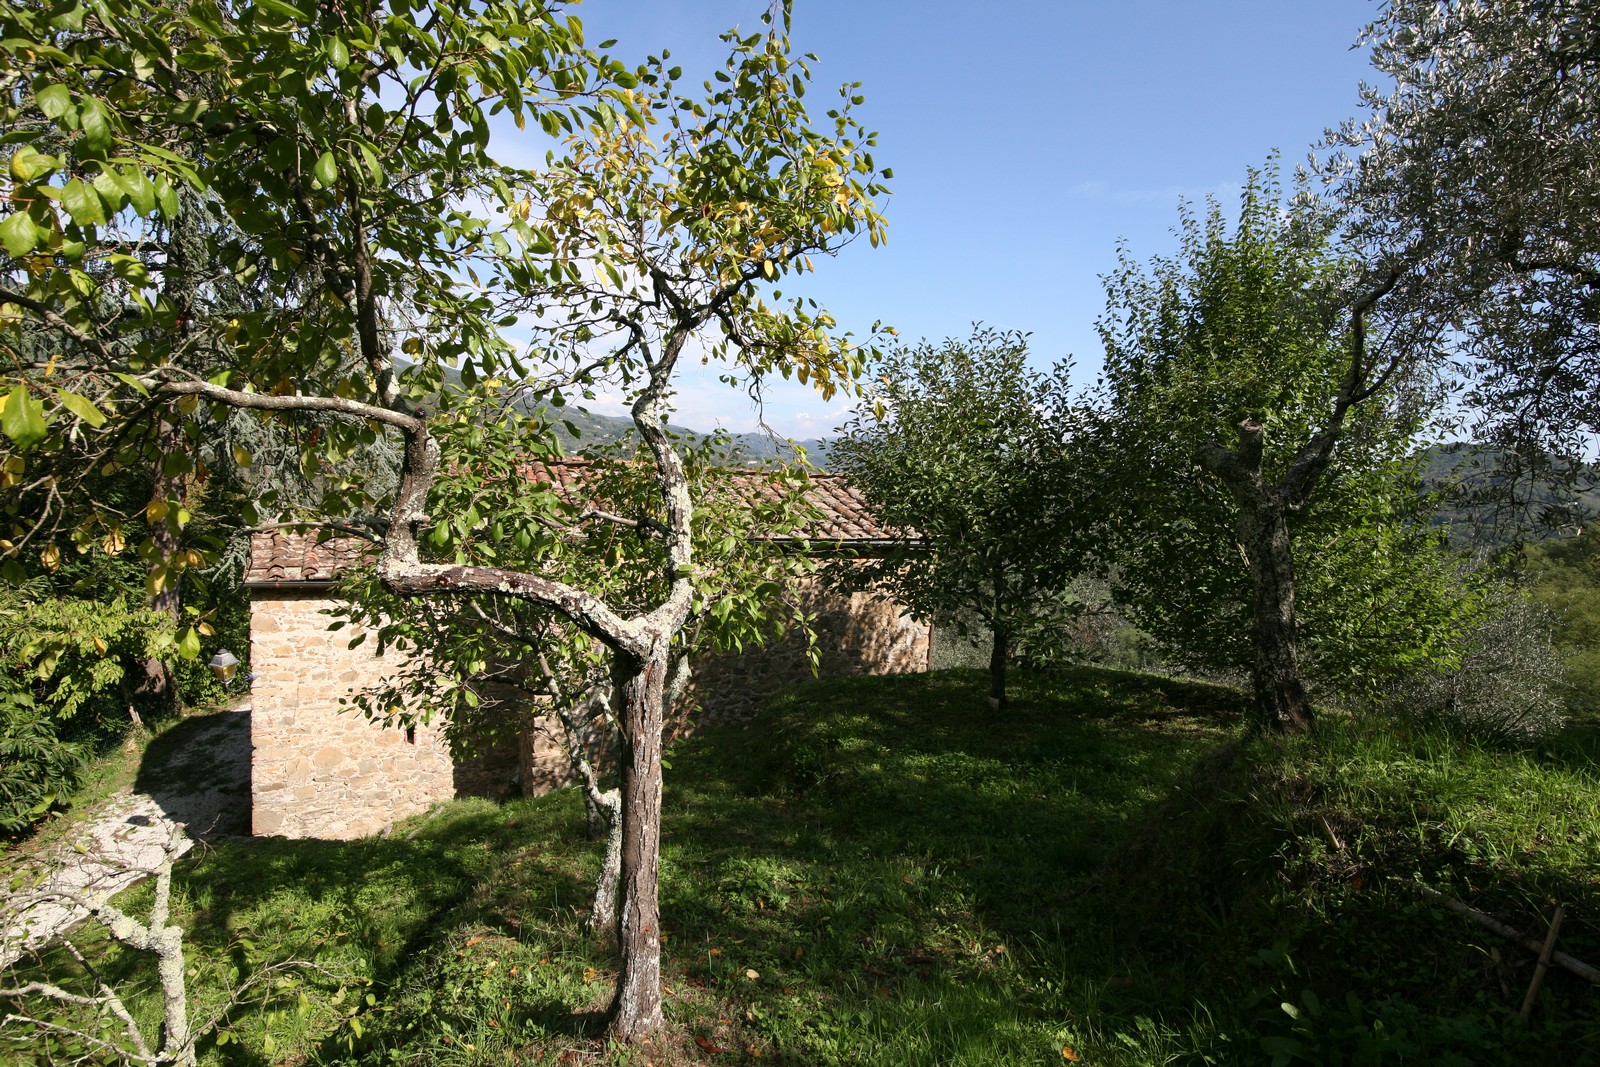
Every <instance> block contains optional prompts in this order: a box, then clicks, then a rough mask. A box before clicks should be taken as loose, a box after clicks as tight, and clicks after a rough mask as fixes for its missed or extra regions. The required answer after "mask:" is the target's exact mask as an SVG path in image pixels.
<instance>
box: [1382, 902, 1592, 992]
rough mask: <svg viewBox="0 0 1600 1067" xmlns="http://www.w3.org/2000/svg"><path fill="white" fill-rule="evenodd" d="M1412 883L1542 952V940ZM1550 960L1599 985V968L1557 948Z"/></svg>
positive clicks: (1492, 927) (1481, 924) (1460, 911)
mask: <svg viewBox="0 0 1600 1067" xmlns="http://www.w3.org/2000/svg"><path fill="white" fill-rule="evenodd" d="M1412 884H1413V885H1415V886H1416V888H1417V892H1419V893H1421V894H1422V895H1423V896H1425V897H1427V898H1429V899H1430V900H1437V901H1438V902H1439V903H1441V904H1443V905H1444V906H1445V907H1447V908H1449V909H1450V910H1451V911H1453V912H1455V913H1456V914H1457V915H1464V916H1466V917H1467V918H1469V919H1471V920H1472V921H1473V922H1475V923H1477V924H1478V925H1479V926H1482V927H1484V928H1485V929H1488V930H1493V931H1494V932H1495V933H1497V934H1499V935H1500V936H1501V937H1503V938H1505V939H1506V940H1508V941H1515V942H1516V943H1517V944H1519V945H1521V946H1523V947H1524V948H1526V949H1527V950H1528V951H1529V952H1537V953H1540V954H1541V955H1542V954H1543V953H1544V942H1542V941H1539V940H1536V939H1535V938H1531V937H1523V936H1522V935H1521V934H1520V933H1518V932H1517V931H1516V930H1514V929H1512V928H1511V927H1509V926H1507V925H1506V924H1505V923H1503V922H1501V921H1500V920H1499V919H1496V918H1495V917H1494V916H1493V915H1489V914H1487V913H1485V912H1481V911H1479V910H1478V909H1477V908H1474V907H1472V906H1471V905H1470V904H1464V903H1462V902H1461V901H1459V900H1457V899H1456V898H1455V897H1452V896H1447V895H1446V894H1444V893H1441V892H1439V891H1438V890H1437V889H1433V888H1431V887H1429V886H1425V885H1423V884H1422V883H1421V882H1413V883H1412ZM1550 962H1551V963H1555V964H1558V965H1559V966H1562V967H1565V968H1566V969H1567V970H1569V971H1571V972H1572V973H1573V974H1575V975H1577V976H1578V977H1580V978H1584V979H1587V980H1588V981H1590V982H1593V983H1594V984H1595V985H1600V968H1597V967H1591V966H1590V965H1589V964H1587V963H1584V962H1583V961H1582V960H1580V959H1574V958H1573V957H1571V956H1569V955H1567V954H1566V953H1565V952H1561V951H1559V950H1557V951H1552V952H1551V953H1550Z"/></svg>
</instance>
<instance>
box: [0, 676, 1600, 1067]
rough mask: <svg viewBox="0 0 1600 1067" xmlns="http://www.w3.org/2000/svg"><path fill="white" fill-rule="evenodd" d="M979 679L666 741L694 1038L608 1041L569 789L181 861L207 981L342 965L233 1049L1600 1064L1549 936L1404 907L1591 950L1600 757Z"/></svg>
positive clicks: (1206, 699)
mask: <svg viewBox="0 0 1600 1067" xmlns="http://www.w3.org/2000/svg"><path fill="white" fill-rule="evenodd" d="M985 692H986V679H985V678H984V676H983V675H982V674H981V673H980V672H954V671H952V672H940V673H935V674H931V675H927V676H911V677H906V676H902V677H894V678H873V679H858V680H853V681H848V682H837V683H828V684H816V685H811V686H806V687H803V688H802V689H800V690H797V691H795V692H794V693H792V694H790V695H789V696H787V697H786V698H784V699H782V700H780V701H778V702H777V703H776V704H775V705H774V706H773V707H771V708H769V709H768V712H767V713H766V715H765V716H764V717H763V719H762V720H761V721H760V722H759V723H758V724H757V726H756V727H755V728H753V729H751V730H747V731H735V732H710V733H707V734H705V735H702V736H700V737H697V738H694V739H692V740H691V741H689V742H686V743H684V744H683V745H681V746H680V748H679V750H678V751H675V752H674V753H673V754H672V767H671V770H670V771H669V773H668V791H667V796H666V818H665V831H664V844H663V849H664V861H663V871H662V904H663V925H664V931H665V934H666V942H665V946H664V948H665V955H666V960H667V965H666V984H667V986H668V990H669V992H668V995H667V1013H668V1017H669V1020H670V1021H671V1023H672V1028H673V1031H672V1032H673V1036H672V1038H671V1039H670V1040H669V1041H668V1042H667V1043H666V1044H665V1045H658V1046H656V1047H654V1048H650V1049H644V1050H622V1049H610V1048H608V1047H607V1046H606V1045H605V1043H604V1039H603V1020H602V1018H601V1016H600V1011H601V1010H602V1009H603V1007H604V1005H605V1003H606V1000H607V996H608V993H609V988H610V987H609V983H610V981H611V979H612V978H613V976H614V975H613V972H612V971H611V970H610V968H611V967H612V966H613V963H614V961H613V959H612V957H611V956H610V955H609V954H608V953H607V952H606V951H605V949H604V948H603V946H600V945H597V944H595V943H594V942H593V941H591V940H590V939H588V938H586V937H585V936H584V935H583V934H582V932H581V923H582V919H583V917H584V908H585V905H586V904H587V898H588V884H587V882H588V879H589V877H590V876H591V875H592V873H593V870H594V866H595V862H596V859H597V853H598V846H597V845H596V844H595V843H593V842H590V841H588V840H587V839H586V838H585V837H584V836H583V835H582V833H581V826H582V822H583V819H582V812H581V807H580V805H579V804H578V800H577V797H576V796H575V795H574V794H572V793H570V792H569V793H565V794H560V795H556V796H552V797H547V798H543V799H540V800H532V801H522V802H518V803H514V804H510V805H507V806H505V807H503V808H496V807H493V806H491V805H489V804H487V803H484V802H458V803H455V804H451V805H448V806H446V807H445V808H444V809H442V810H441V811H440V812H438V813H437V814H436V815H435V816H434V817H432V818H431V819H428V820H426V821H422V822H413V823H410V824H407V825H406V826H403V827H401V828H400V830H399V832H397V833H396V834H394V835H392V836H390V837H387V838H374V839H368V840H365V841H361V842H355V843H349V844H332V843H317V842H285V841H273V840H262V841H254V842H247V843H237V844H233V843H230V844H226V845H223V846H221V847H218V848H216V849H214V850H213V851H211V852H210V853H209V854H208V855H206V856H204V857H202V858H201V859H200V860H199V861H198V862H196V863H194V864H192V865H190V866H188V867H187V868H186V869H185V871H184V874H183V878H182V887H181V888H182V896H183V901H182V904H183V906H184V907H185V908H186V909H187V911H188V914H189V916H190V918H189V926H190V936H191V942H192V944H193V945H194V946H195V958H196V960H197V961H198V962H197V969H198V974H197V977H196V979H195V983H196V988H197V989H198V990H199V992H198V994H197V997H198V998H199V999H200V1000H202V1001H205V1000H207V999H210V1000H212V1001H214V1000H215V999H216V998H217V997H218V996H219V995H220V989H221V987H222V985H223V984H224V982H225V981H226V980H228V979H229V978H233V977H236V976H237V975H239V974H243V973H247V972H248V971H249V970H251V969H252V968H254V967H257V966H259V965H260V964H261V962H263V961H267V960H271V959H278V958H284V957H286V956H295V957H298V958H306V959H315V960H317V961H319V962H320V963H321V964H323V965H324V966H325V967H326V968H327V969H328V971H329V973H330V974H334V975H337V976H338V977H329V976H327V975H323V974H311V973H307V974H303V975H299V976H296V977H293V978H290V979H286V980H285V982H284V984H283V985H282V987H281V988H279V989H277V990H276V991H275V992H274V994H273V996H272V997H271V998H270V999H269V1000H268V1001H267V1002H266V1003H264V1004H257V1005H255V1006H254V1007H252V1008H251V1009H250V1010H248V1011H239V1012H236V1013H235V1014H234V1016H233V1017H232V1021H231V1026H232V1034H231V1036H233V1037H234V1038H235V1039H236V1040H233V1041H230V1042H229V1043H228V1044H226V1045H223V1046H222V1047H220V1048H218V1047H214V1046H208V1047H207V1048H206V1049H205V1055H204V1057H203V1058H204V1059H205V1060H206V1061H207V1062H213V1063H230V1064H232V1063H237V1064H264V1063H273V1062H284V1063H371V1064H379V1063H395V1064H429V1065H431V1064H510V1063H561V1062H567V1063H606V1064H633V1065H642V1064H644V1063H647V1062H650V1063H691V1062H711V1063H728V1064H732V1063H747V1064H769V1063H779V1064H795V1065H800V1064H804V1065H812V1064H835V1063H838V1064H844V1063H849V1064H857V1063H860V1064H883V1065H889V1064H906V1065H912V1064H916V1065H923V1064H973V1065H977V1064H985V1065H987V1064H1005V1065H1009V1064H1060V1063H1063V1062H1064V1059H1063V1050H1064V1049H1070V1050H1071V1052H1072V1054H1073V1055H1075V1056H1078V1057H1080V1059H1081V1061H1082V1062H1087V1063H1094V1064H1099V1065H1119V1064H1167V1063H1203V1062H1214V1063H1229V1064H1231V1063H1269V1062H1273V1060H1274V1058H1275V1057H1276V1058H1278V1059H1279V1060H1280V1061H1281V1062H1285V1063H1289V1062H1302V1063H1329V1064H1333V1063H1352V1064H1354V1063H1359V1064H1391V1063H1419V1064H1435V1063H1438V1064H1449V1063H1505V1062H1528V1063H1535V1062H1562V1063H1564V1064H1571V1065H1581V1064H1585V1063H1593V1062H1596V1061H1595V1059H1594V1056H1593V1054H1592V1053H1590V1052H1589V1051H1588V1050H1589V1049H1591V1048H1600V1026H1597V1023H1596V1018H1597V1014H1600V1013H1597V1008H1600V1001H1597V999H1596V997H1595V994H1594V992H1593V991H1592V990H1589V989H1588V988H1587V987H1585V986H1584V985H1583V984H1582V983H1581V982H1580V981H1579V980H1577V979H1576V978H1574V977H1573V976H1572V975H1570V974H1567V973H1565V972H1561V971H1554V972H1552V974H1551V976H1550V978H1549V979H1548V983H1547V988H1546V991H1545V994H1544V997H1543V999H1542V1001H1541V1005H1540V1009H1539V1012H1538V1014H1537V1015H1536V1016H1535V1019H1534V1022H1533V1025H1532V1026H1530V1027H1528V1028H1526V1029H1522V1028H1520V1027H1518V1026H1516V1025H1515V1022H1514V1016H1515V1013H1516V1009H1517V1006H1518V1005H1519V1004H1520V1001H1521V997H1522V993H1523V990H1524V988H1525V987H1526V984H1527V980H1528V977H1529V974H1530V972H1531V960H1530V959H1529V954H1528V953H1526V952H1524V951H1523V950H1521V949H1518V948H1514V947H1512V946H1510V945H1507V944H1503V943H1501V942H1500V941H1499V940H1498V939H1497V938H1495V936H1494V935H1492V934H1489V933H1487V932H1486V931H1483V930H1481V929H1479V928H1477V927H1475V926H1472V925H1470V924H1468V923H1466V922H1465V921H1464V920H1462V919H1460V918H1459V917H1457V916H1455V915H1453V914H1451V913H1448V912H1446V911H1444V910H1443V909H1441V908H1439V907H1437V906H1436V905H1434V904H1433V903H1431V902H1430V901H1428V900H1426V899H1425V898H1423V897H1421V896H1420V895H1419V894H1417V892H1416V891H1415V890H1414V888H1412V883H1413V882H1414V881H1416V880H1420V881H1422V882H1424V883H1426V884H1428V885H1430V886H1433V887H1436V888H1438V889H1440V890H1442V891H1444V892H1447V893H1450V894H1452V895H1456V896H1459V897H1461V898H1463V899H1466V900H1468V901H1469V902H1470V903H1472V904H1473V905H1474V906H1477V907H1480V908H1483V909H1484V910H1487V911H1489V912H1491V913H1493V914H1495V915H1497V916H1499V917H1500V918H1502V919H1504V920H1505V921H1507V922H1509V923H1512V924H1513V925H1517V926H1521V927H1524V928H1526V929H1528V930H1530V931H1535V930H1536V928H1537V926H1538V922H1539V914H1540V911H1541V908H1544V909H1547V908H1548V905H1549V904H1550V903H1552V902H1555V901H1560V902H1561V903H1564V904H1565V905H1566V906H1567V909H1568V914H1569V918H1568V920H1567V926H1566V927H1564V931H1563V938H1562V941H1563V947H1564V948H1565V949H1566V951H1568V952H1570V953H1572V954H1573V955H1575V956H1578V957H1579V958H1581V959H1586V960H1588V961H1590V962H1600V936H1597V932H1596V929H1595V925H1594V924H1595V920H1596V906H1597V904H1600V839H1597V835H1600V772H1597V769H1596V762H1595V753H1596V751H1597V747H1596V745H1595V743H1594V742H1593V741H1592V740H1590V739H1587V738H1582V737H1580V738H1573V739H1567V740H1564V741H1562V742H1560V743H1552V744H1548V745H1544V746H1534V747H1524V748H1506V747H1496V746H1494V745H1490V744H1486V743H1482V742H1475V741H1472V740H1470V739H1467V738H1464V737H1459V736H1456V735H1453V734H1451V733H1450V732H1449V731H1447V730H1442V729H1438V728H1426V727H1422V726H1418V725H1415V724H1400V725H1397V724H1376V723H1370V722H1361V721H1358V720H1345V719H1339V718H1335V717H1330V718H1329V720H1328V721H1327V723H1326V724H1325V726H1324V729H1323V730H1322V732H1321V734H1320V736H1319V737H1317V738H1315V739H1306V740H1297V741H1291V742H1278V741H1271V740H1264V739H1251V738H1247V737H1245V736H1243V734H1242V730H1241V727H1240V725H1239V712H1240V710H1241V701H1240V699H1239V697H1238V696H1237V695H1236V694H1234V693H1232V692H1230V691H1228V690H1225V689H1219V688H1214V687H1205V686H1197V685H1192V684H1185V683H1179V682H1173V681H1167V680H1160V679H1155V678H1149V677H1139V676H1130V675H1120V674H1114V673H1112V672H1103V671H1092V670H1077V671H1071V672H1062V673H1058V674H1054V675H1049V676H1043V675H1022V676H1020V677H1018V678H1017V679H1016V687H1015V690H1014V699H1013V702H1012V705H1011V707H1010V708H1008V710H1007V712H1006V713H1005V714H1004V715H1003V716H999V715H996V714H995V713H992V712H990V711H988V710H987V708H986V706H985V703H984V699H983V697H984V694H985ZM1496 954H1498V959H1497V958H1496ZM101 960H102V965H103V966H104V967H105V968H106V973H107V974H108V976H109V977H111V978H113V979H114V980H118V981H121V980H127V979H130V978H132V977H133V975H134V973H135V967H134V964H133V963H132V962H131V961H128V960H126V959H125V958H123V957H121V956H119V955H118V954H117V953H115V952H112V951H104V952H103V953H102V956H101ZM51 962H52V965H53V966H59V965H61V964H62V963H63V961H62V960H61V959H59V958H58V959H55V960H53V961H51ZM340 990H342V991H343V992H342V994H341V993H340V992H339V991H340ZM302 995H303V996H302ZM336 996H337V997H339V999H338V1002H337V1003H334V1002H333V1001H334V998H335V997H336ZM369 997H370V998H371V1000H370V1001H369V1000H368V998H369ZM1285 1004H1287V1005H1289V1008H1288V1009H1287V1010H1286V1009H1285V1008H1284V1006H1283V1005H1285ZM146 1007H147V1009H151V1008H152V1006H150V1005H146ZM269 1038H270V1049H271V1051H270V1052H269V1051H266V1050H267V1048H268V1045H269V1042H268V1039H269ZM718 1050H720V1051H718ZM18 1051H20V1052H24V1053H25V1052H27V1051H28V1049H20V1050H18ZM32 1051H34V1052H37V1051H38V1050H37V1047H36V1046H35V1047H33V1049H32ZM564 1056H565V1057H567V1058H566V1059H565V1060H563V1057H564ZM24 1062H26V1061H24Z"/></svg>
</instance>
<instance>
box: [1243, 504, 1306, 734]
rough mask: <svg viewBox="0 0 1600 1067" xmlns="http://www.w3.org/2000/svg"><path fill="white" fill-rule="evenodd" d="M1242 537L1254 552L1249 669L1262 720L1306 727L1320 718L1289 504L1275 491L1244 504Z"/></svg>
mask: <svg viewBox="0 0 1600 1067" xmlns="http://www.w3.org/2000/svg"><path fill="white" fill-rule="evenodd" d="M1238 531H1239V542H1240V543H1241V544H1242V545H1244V546H1245V552H1246V554H1247V555H1248V556H1249V557H1250V577H1251V580H1252V582H1253V583H1254V586H1255V597H1254V605H1253V607H1254V615H1255V619H1254V626H1253V638H1254V640H1253V644H1254V645H1255V661H1254V663H1253V665H1252V666H1251V670H1250V681H1251V688H1252V689H1254V691H1255V701H1256V715H1257V717H1258V720H1259V722H1260V725H1261V726H1262V727H1263V728H1264V729H1267V730H1272V731H1275V732H1280V733H1303V732H1305V731H1307V730H1310V729H1311V728H1312V727H1313V725H1314V724H1315V720H1314V717H1313V714H1312V710H1311V701H1310V698H1309V697H1308V696H1307V695H1306V688H1305V682H1304V681H1303V679H1302V678H1301V675H1300V649H1299V638H1298V635H1297V634H1296V632H1295V614H1294V550H1293V543H1292V541H1291V539H1290V533H1289V519H1288V515H1287V513H1286V510H1285V508H1284V507H1283V505H1282V504H1281V503H1279V502H1278V501H1277V500H1276V499H1274V498H1273V496H1271V495H1269V496H1268V498H1267V499H1266V500H1261V501H1258V502H1256V503H1255V504H1254V505H1253V506H1252V505H1249V504H1241V506H1240V508H1239V518H1238Z"/></svg>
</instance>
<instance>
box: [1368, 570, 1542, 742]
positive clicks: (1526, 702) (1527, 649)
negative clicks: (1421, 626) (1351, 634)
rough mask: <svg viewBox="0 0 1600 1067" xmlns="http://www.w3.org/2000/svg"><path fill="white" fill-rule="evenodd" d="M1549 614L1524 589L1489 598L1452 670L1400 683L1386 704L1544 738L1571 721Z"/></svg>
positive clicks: (1476, 727) (1428, 672)
mask: <svg viewBox="0 0 1600 1067" xmlns="http://www.w3.org/2000/svg"><path fill="white" fill-rule="evenodd" d="M1550 635H1551V615H1550V613H1549V612H1548V611H1546V610H1545V609H1544V608H1542V607H1540V606H1539V605H1537V604H1535V603H1533V602H1532V601H1530V600H1529V599H1528V597H1527V596H1526V595H1524V594H1523V593H1522V592H1521V591H1520V590H1517V589H1514V588H1502V589H1500V590H1498V591H1495V592H1493V593H1492V594H1491V598H1490V601H1489V603H1488V605H1487V610H1486V611H1485V612H1484V614H1483V617H1482V620H1481V621H1480V622H1479V623H1478V625H1477V626H1475V627H1474V628H1473V629H1472V630H1470V631H1469V632H1468V633H1467V634H1466V636H1465V638H1464V639H1463V642H1462V648H1461V653H1460V657H1459V659H1458V660H1457V661H1456V662H1455V663H1454V664H1451V665H1444V666H1439V667H1435V668H1433V669H1430V670H1424V671H1420V672H1417V673H1415V674H1412V675H1410V676H1408V677H1405V678H1403V679H1401V680H1400V681H1399V682H1397V683H1396V684H1394V685H1393V686H1392V687H1391V688H1390V689H1389V691H1388V692H1387V694H1386V695H1385V696H1384V698H1383V703H1385V704H1387V705H1388V706H1389V707H1390V708H1391V709H1392V710H1395V711H1399V712H1403V713H1407V714H1411V715H1420V716H1424V717H1428V718H1438V719H1442V720H1445V721H1448V722H1454V723H1458V724H1460V725H1462V726H1465V727H1467V728H1468V729H1471V730H1473V731H1475V732H1482V733H1490V734H1524V735H1538V734H1543V733H1548V732H1550V731H1551V730H1553V729H1555V728H1557V727H1559V726H1560V725H1561V724H1562V722H1563V720H1564V718H1565V694H1566V685H1565V669H1564V667H1563V664H1562V657H1561V655H1560V653H1558V652H1557V650H1556V648H1555V646H1554V645H1553V644H1552V643H1551V639H1550Z"/></svg>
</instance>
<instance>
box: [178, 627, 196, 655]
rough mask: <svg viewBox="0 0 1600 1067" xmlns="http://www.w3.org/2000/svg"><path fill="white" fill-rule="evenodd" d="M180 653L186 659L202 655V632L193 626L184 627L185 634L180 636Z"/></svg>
mask: <svg viewBox="0 0 1600 1067" xmlns="http://www.w3.org/2000/svg"><path fill="white" fill-rule="evenodd" d="M178 655H180V656H182V657H183V658H184V659H194V658H195V657H196V656H198V655H200V633H199V631H197V630H196V629H195V628H194V627H193V626H185V627H184V628H183V636H181V637H179V638H178Z"/></svg>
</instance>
